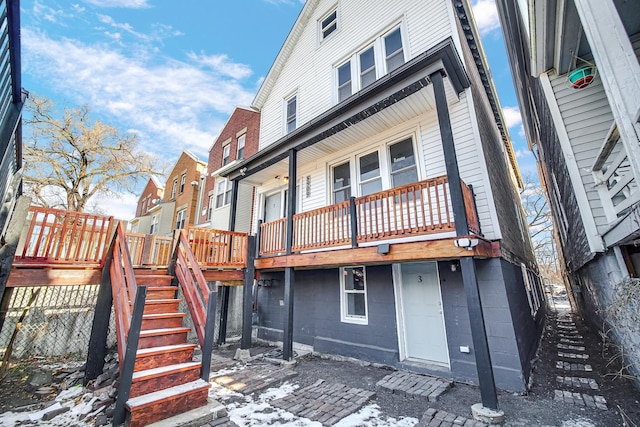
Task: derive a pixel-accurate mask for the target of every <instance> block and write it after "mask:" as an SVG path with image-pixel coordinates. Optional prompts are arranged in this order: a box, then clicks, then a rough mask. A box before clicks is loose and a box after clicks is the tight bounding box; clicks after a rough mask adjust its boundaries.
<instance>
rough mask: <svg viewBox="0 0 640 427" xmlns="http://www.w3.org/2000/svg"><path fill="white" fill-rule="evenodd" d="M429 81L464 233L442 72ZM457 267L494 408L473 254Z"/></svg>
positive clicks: (485, 390) (486, 399) (484, 394)
mask: <svg viewBox="0 0 640 427" xmlns="http://www.w3.org/2000/svg"><path fill="white" fill-rule="evenodd" d="M431 82H432V84H433V92H434V95H435V98H436V110H437V112H438V124H439V126H440V137H441V139H442V148H443V151H444V160H445V165H446V168H447V177H448V180H449V194H450V195H451V205H452V207H453V216H454V218H455V224H456V234H457V235H458V236H466V235H468V234H469V223H468V220H467V212H466V210H465V205H464V195H463V194H462V182H461V180H460V172H459V170H458V160H457V158H456V148H455V141H454V140H453V132H452V130H451V119H450V117H449V107H448V105H447V95H446V93H445V90H444V82H443V75H442V72H441V71H438V72H436V73H434V74H432V75H431ZM460 267H461V270H462V282H463V284H464V290H465V294H466V296H467V310H468V311H469V321H470V323H471V337H472V341H473V350H474V351H473V353H474V355H475V358H476V369H477V371H478V382H479V384H480V395H481V399H482V406H484V407H485V408H489V409H493V410H497V409H498V394H497V391H496V383H495V379H494V376H493V365H492V364H491V354H490V353H489V342H488V340H487V331H486V328H485V324H484V315H483V313H482V301H481V300H480V290H479V288H478V278H477V277H476V267H475V260H474V259H473V258H472V257H462V258H461V259H460Z"/></svg>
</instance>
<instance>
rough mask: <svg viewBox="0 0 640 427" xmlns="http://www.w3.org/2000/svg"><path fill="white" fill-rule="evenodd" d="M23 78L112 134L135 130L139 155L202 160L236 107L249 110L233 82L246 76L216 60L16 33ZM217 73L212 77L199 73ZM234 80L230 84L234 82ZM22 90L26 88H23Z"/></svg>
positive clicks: (245, 70) (247, 95)
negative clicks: (108, 120) (99, 120)
mask: <svg viewBox="0 0 640 427" xmlns="http://www.w3.org/2000/svg"><path fill="white" fill-rule="evenodd" d="M22 38H23V56H24V62H23V63H24V64H25V72H28V73H29V74H30V75H32V76H34V77H37V78H40V79H46V80H47V81H49V82H50V84H51V85H52V86H53V87H52V89H53V90H55V91H57V92H60V93H65V94H66V95H67V96H69V97H71V98H72V99H73V101H75V102H78V103H87V104H89V105H90V106H91V107H92V109H93V110H94V111H96V112H100V113H107V114H108V115H110V116H112V117H113V118H115V119H116V120H117V121H118V122H119V124H120V125H121V126H120V127H124V128H135V129H140V130H141V131H142V134H143V135H144V136H145V138H144V139H142V138H141V141H142V142H143V145H144V147H145V149H147V150H149V151H152V152H156V153H160V154H161V155H163V156H169V155H171V156H174V157H175V158H177V155H178V154H179V153H180V152H181V151H182V149H185V148H188V149H191V150H192V151H194V153H196V154H197V155H198V156H200V157H201V158H203V159H206V152H207V149H208V148H209V147H210V145H211V142H212V141H213V139H214V137H215V135H217V133H218V131H219V129H220V127H221V126H222V125H223V124H224V122H225V121H226V119H227V118H228V115H229V114H230V113H231V112H232V111H233V108H234V107H235V106H236V105H246V104H250V103H251V100H252V98H253V92H252V91H249V90H247V89H245V88H244V87H243V85H242V84H241V82H240V81H238V78H242V77H245V76H247V75H249V74H250V73H251V70H250V69H249V67H247V66H245V65H242V64H234V63H233V62H232V61H231V60H229V58H227V57H226V56H224V55H221V56H219V57H217V60H216V61H217V62H216V61H209V62H211V63H208V61H207V59H208V58H209V59H210V58H214V57H206V56H205V55H201V56H193V55H191V57H190V58H188V59H190V61H178V60H175V59H171V58H161V61H158V60H157V59H158V58H157V56H156V57H154V60H153V63H152V59H151V55H149V54H147V55H144V50H145V49H146V52H147V53H148V52H149V49H151V48H149V47H139V48H140V49H142V50H143V52H141V53H140V52H138V51H135V52H134V51H132V50H127V49H123V50H122V52H120V51H117V50H114V49H112V48H110V47H109V46H107V45H104V44H94V45H88V44H85V43H83V42H81V41H78V40H73V39H64V38H63V39H59V40H54V39H52V38H49V37H48V36H47V35H46V34H43V33H41V32H37V31H34V30H32V29H30V28H23V30H22ZM213 66H217V67H218V70H219V73H211V72H210V71H209V70H208V69H207V68H210V67H213ZM234 77H235V78H234ZM27 89H28V88H27Z"/></svg>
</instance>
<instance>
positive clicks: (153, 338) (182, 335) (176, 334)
mask: <svg viewBox="0 0 640 427" xmlns="http://www.w3.org/2000/svg"><path fill="white" fill-rule="evenodd" d="M190 330H191V328H184V327H181V328H163V329H148V330H146V331H140V341H139V342H138V348H150V347H161V346H165V345H175V344H186V342H187V334H188V333H189V331H190Z"/></svg>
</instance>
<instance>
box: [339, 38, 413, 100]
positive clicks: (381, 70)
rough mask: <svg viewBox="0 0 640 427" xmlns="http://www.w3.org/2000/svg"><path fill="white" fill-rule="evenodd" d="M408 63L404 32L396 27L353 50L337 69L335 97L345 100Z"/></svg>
mask: <svg viewBox="0 0 640 427" xmlns="http://www.w3.org/2000/svg"><path fill="white" fill-rule="evenodd" d="M404 63H405V48H404V45H403V41H402V31H401V29H400V27H399V26H398V27H396V28H395V29H393V30H392V31H390V32H389V33H387V34H384V35H381V36H379V37H378V38H376V39H375V40H374V41H373V42H372V43H371V44H370V45H368V46H367V47H365V48H364V49H362V50H359V51H357V52H354V53H353V55H351V56H350V57H349V58H348V59H347V60H346V61H344V62H342V63H340V64H339V65H338V66H337V67H336V68H335V70H336V71H335V79H336V87H337V95H336V98H337V100H338V102H342V101H343V100H344V99H346V98H348V97H349V96H351V95H352V94H354V93H356V92H358V91H359V90H362V89H364V88H365V87H367V86H369V85H370V84H371V83H373V82H375V81H376V80H377V79H379V78H380V77H382V76H384V75H385V74H387V73H389V72H391V71H393V70H395V69H396V68H398V67H399V66H401V65H402V64H404Z"/></svg>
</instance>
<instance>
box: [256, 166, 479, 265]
mask: <svg viewBox="0 0 640 427" xmlns="http://www.w3.org/2000/svg"><path fill="white" fill-rule="evenodd" d="M462 192H463V196H464V201H465V209H466V212H467V218H468V222H469V228H470V232H472V233H476V234H478V233H479V222H478V215H477V213H476V209H475V204H474V200H473V194H472V192H471V189H470V188H469V187H468V186H467V185H466V184H464V183H462ZM354 202H355V219H356V221H355V222H356V227H357V235H356V242H357V243H362V242H371V241H379V240H388V239H396V238H402V237H409V236H419V235H426V234H434V233H444V232H452V231H455V221H454V219H453V208H452V206H451V197H450V195H449V184H448V179H447V177H446V176H440V177H436V178H432V179H428V180H424V181H420V182H415V183H412V184H408V185H403V186H401V187H396V188H392V189H390V190H386V191H380V192H378V193H374V194H369V195H367V196H363V197H358V198H356V199H354ZM349 203H350V202H348V201H345V202H341V203H337V204H334V205H330V206H325V207H323V208H320V209H315V210H312V211H308V212H303V213H299V214H295V215H294V216H293V243H292V251H294V252H297V251H302V250H312V249H325V248H331V247H335V246H344V245H349V244H351V243H353V242H352V241H351V232H352V230H351V227H352V225H351V224H352V218H351V213H350V205H349ZM285 229H286V218H281V219H278V220H276V221H270V222H267V223H264V224H261V225H260V255H269V254H278V253H284V252H285Z"/></svg>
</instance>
